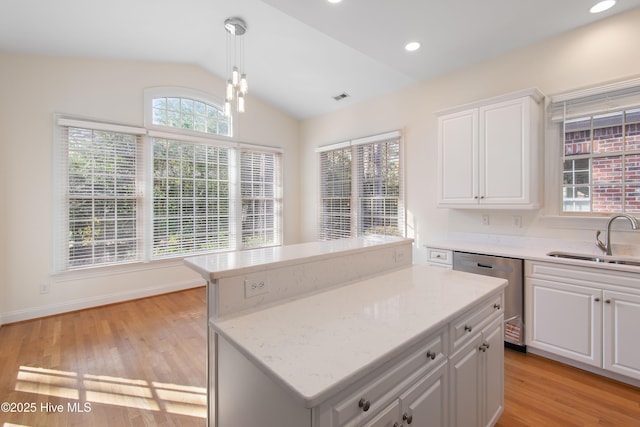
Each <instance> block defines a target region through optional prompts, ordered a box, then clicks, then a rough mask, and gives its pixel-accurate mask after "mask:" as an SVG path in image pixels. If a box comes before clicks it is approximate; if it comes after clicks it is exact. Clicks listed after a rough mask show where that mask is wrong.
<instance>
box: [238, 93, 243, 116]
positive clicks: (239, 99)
mask: <svg viewBox="0 0 640 427" xmlns="http://www.w3.org/2000/svg"><path fill="white" fill-rule="evenodd" d="M238 113H244V95H242V94H241V93H239V94H238Z"/></svg>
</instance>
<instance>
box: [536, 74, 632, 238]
mask: <svg viewBox="0 0 640 427" xmlns="http://www.w3.org/2000/svg"><path fill="white" fill-rule="evenodd" d="M605 100H606V101H608V102H609V103H610V105H608V106H606V107H605V106H603V104H604V101H605ZM612 102H613V103H612ZM567 106H574V107H573V108H574V109H573V110H571V111H569V112H567ZM636 108H640V77H636V78H632V79H626V80H617V81H612V82H607V83H603V84H599V85H595V86H589V87H583V88H579V89H575V90H571V91H566V92H561V93H557V94H555V95H551V96H549V97H548V103H547V120H546V126H545V128H546V129H545V136H546V140H547V141H548V142H547V148H548V149H547V150H545V151H546V154H545V168H547V170H548V172H549V173H548V174H547V176H549V177H550V178H548V179H547V182H546V183H545V185H546V186H547V187H546V191H545V194H546V195H547V196H545V199H546V200H545V204H546V206H547V207H546V208H545V215H544V216H543V218H544V221H545V222H547V223H549V224H552V225H551V226H553V227H563V226H565V225H567V224H568V221H566V220H572V221H573V220H579V221H580V222H581V224H575V223H572V224H569V225H568V227H569V228H578V229H585V228H589V229H592V228H596V227H597V226H600V225H599V224H600V223H601V222H602V220H603V219H605V218H609V217H610V216H611V215H612V213H604V212H602V213H601V212H564V211H563V179H562V177H563V171H564V165H563V163H564V160H565V154H564V146H563V142H564V121H565V120H571V119H573V118H576V117H579V116H587V115H591V116H597V115H602V114H607V113H613V112H619V111H625V110H627V109H636ZM590 158H591V156H590ZM585 224H589V225H588V226H585ZM593 224H597V225H593Z"/></svg>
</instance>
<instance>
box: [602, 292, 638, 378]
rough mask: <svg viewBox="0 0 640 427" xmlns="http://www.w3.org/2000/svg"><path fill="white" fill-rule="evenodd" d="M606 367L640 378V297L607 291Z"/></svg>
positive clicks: (605, 322) (604, 296)
mask: <svg viewBox="0 0 640 427" xmlns="http://www.w3.org/2000/svg"><path fill="white" fill-rule="evenodd" d="M603 298H604V302H605V304H604V368H605V369H608V370H610V371H613V372H617V373H619V374H622V375H626V376H629V377H632V378H636V379H640V340H638V337H640V333H638V328H640V295H634V294H628V293H622V292H613V291H606V290H605V291H604V294H603Z"/></svg>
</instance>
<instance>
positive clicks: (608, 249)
mask: <svg viewBox="0 0 640 427" xmlns="http://www.w3.org/2000/svg"><path fill="white" fill-rule="evenodd" d="M616 218H627V219H628V220H629V222H630V223H631V229H633V230H637V229H638V228H640V224H638V220H637V219H636V218H635V217H633V216H631V215H629V214H617V215H613V216H612V217H611V218H609V222H608V223H607V239H606V240H607V243H606V244H605V243H602V241H601V240H600V230H598V231H597V232H596V245H597V246H598V247H599V248H600V249H602V251H603V252H604V253H605V255H611V223H612V222H613V221H614V220H615V219H616Z"/></svg>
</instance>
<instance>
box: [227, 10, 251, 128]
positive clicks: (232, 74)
mask: <svg viewBox="0 0 640 427" xmlns="http://www.w3.org/2000/svg"><path fill="white" fill-rule="evenodd" d="M224 29H225V31H226V32H227V70H228V72H229V78H228V79H227V90H226V95H225V102H224V112H225V114H226V115H227V116H229V115H231V104H232V103H233V101H236V111H238V113H244V101H245V96H246V95H247V91H248V90H249V85H248V83H247V74H246V72H245V69H244V38H243V37H242V36H243V35H244V33H246V32H247V24H246V23H245V22H244V21H243V20H242V19H240V18H228V19H227V20H225V21H224Z"/></svg>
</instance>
